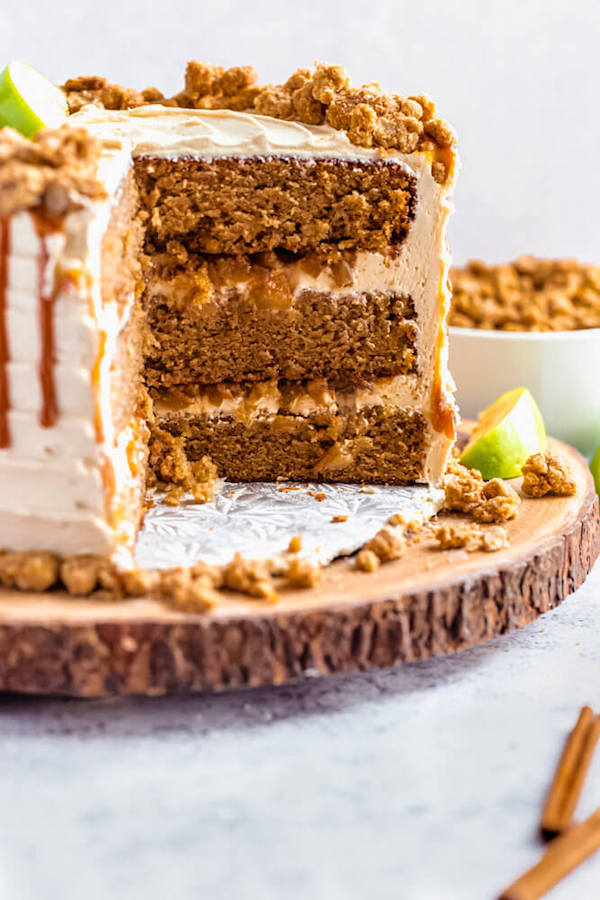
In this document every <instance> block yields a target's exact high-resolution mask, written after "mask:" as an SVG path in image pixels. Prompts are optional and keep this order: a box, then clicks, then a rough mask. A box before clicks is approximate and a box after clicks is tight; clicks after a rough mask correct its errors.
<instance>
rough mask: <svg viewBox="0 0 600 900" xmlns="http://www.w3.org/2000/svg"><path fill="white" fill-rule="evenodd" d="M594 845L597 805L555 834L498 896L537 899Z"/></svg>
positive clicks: (598, 836) (598, 831) (599, 824)
mask: <svg viewBox="0 0 600 900" xmlns="http://www.w3.org/2000/svg"><path fill="white" fill-rule="evenodd" d="M598 849H600V809H597V810H596V812H595V813H592V815H591V816H590V817H589V819H586V820H585V822H581V824H579V825H574V826H573V827H572V828H569V829H568V830H567V831H565V832H564V833H563V834H561V835H560V836H559V837H557V838H555V839H554V840H553V841H552V842H551V843H550V844H549V845H548V849H547V850H546V852H545V854H544V856H543V857H542V858H541V860H540V861H539V863H537V865H535V866H534V867H533V868H532V869H530V870H529V871H528V872H526V873H525V875H522V876H521V878H518V879H517V881H515V882H514V883H513V884H511V886H510V887H509V888H507V889H506V890H505V891H504V893H502V894H501V895H500V898H499V900H538V898H539V897H543V896H544V894H546V893H547V891H549V890H550V888H552V887H554V885H555V884H558V882H559V881H560V880H561V879H562V878H564V877H565V875H568V874H569V872H571V871H572V870H573V869H574V868H576V867H577V866H578V865H579V864H580V863H582V862H583V861H584V860H585V859H587V857H588V856H591V854H592V853H594V852H595V851H596V850H598Z"/></svg>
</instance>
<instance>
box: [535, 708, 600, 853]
mask: <svg viewBox="0 0 600 900" xmlns="http://www.w3.org/2000/svg"><path fill="white" fill-rule="evenodd" d="M599 738H600V716H599V717H596V718H594V713H593V712H592V710H591V709H590V707H589V706H584V707H583V709H582V710H581V712H580V714H579V719H578V720H577V724H576V725H575V728H574V729H573V731H572V732H571V734H570V735H569V737H568V739H567V742H566V744H565V749H564V750H563V754H562V756H561V759H560V762H559V764H558V767H557V769H556V772H555V774H554V779H553V781H552V786H551V788H550V793H549V794H548V799H547V801H546V805H545V807H544V811H543V813H542V819H541V823H540V826H541V831H542V834H543V836H544V837H546V838H549V837H554V836H555V835H556V834H559V833H560V832H562V831H564V830H565V829H566V828H568V827H569V825H570V824H571V822H572V819H573V813H574V812H575V808H576V806H577V803H578V801H579V797H580V795H581V790H582V788H583V783H584V781H585V777H586V775H587V772H588V769H589V767H590V764H591V761H592V758H593V755H594V750H595V749H596V745H597V743H598V739H599Z"/></svg>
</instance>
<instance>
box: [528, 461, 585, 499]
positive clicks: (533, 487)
mask: <svg viewBox="0 0 600 900" xmlns="http://www.w3.org/2000/svg"><path fill="white" fill-rule="evenodd" d="M521 490H522V491H523V493H524V494H526V495H527V496H528V497H544V496H546V495H548V494H550V495H553V496H555V497H570V496H572V495H573V494H575V493H577V485H576V483H575V481H574V480H573V478H572V477H571V473H570V472H569V469H568V467H567V466H566V465H565V463H564V462H563V461H562V460H561V459H560V457H558V456H556V454H554V453H552V452H551V451H550V450H546V451H545V452H544V453H534V454H532V456H530V457H529V459H527V460H526V461H525V463H524V465H523V482H522V484H521Z"/></svg>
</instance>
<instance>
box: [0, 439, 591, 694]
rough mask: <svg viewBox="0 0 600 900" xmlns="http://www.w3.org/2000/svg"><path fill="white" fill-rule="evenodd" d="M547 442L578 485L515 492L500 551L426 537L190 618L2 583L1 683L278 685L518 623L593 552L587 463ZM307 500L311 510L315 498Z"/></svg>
mask: <svg viewBox="0 0 600 900" xmlns="http://www.w3.org/2000/svg"><path fill="white" fill-rule="evenodd" d="M549 445H550V448H551V449H553V450H554V451H555V452H557V453H559V454H560V455H561V456H562V457H563V458H564V459H565V461H566V462H567V464H568V465H569V466H570V468H571V470H572V474H573V477H574V479H575V481H576V483H577V493H576V494H575V496H573V497H564V498H555V497H550V498H542V499H528V498H523V503H522V507H521V511H520V513H519V515H518V517H517V518H516V519H514V520H513V521H511V522H509V523H507V525H506V528H507V532H508V534H509V538H510V543H509V546H508V547H506V548H505V549H503V550H501V551H498V552H496V553H483V552H476V553H466V552H465V551H463V550H444V551H442V550H436V549H435V548H434V547H432V544H431V542H430V541H428V540H423V541H421V542H420V543H414V544H412V545H410V546H409V547H408V549H407V551H406V553H405V555H404V556H403V557H402V558H401V559H399V560H395V561H394V562H390V563H386V564H384V565H382V566H381V568H380V569H379V570H378V571H377V572H374V573H372V574H366V573H363V572H358V571H356V570H355V569H354V568H353V561H352V559H350V558H341V559H337V560H336V561H335V562H333V563H332V564H331V565H329V566H327V567H326V568H325V569H324V572H323V578H322V580H321V581H320V582H319V583H318V585H317V586H316V587H314V588H311V589H305V590H294V591H287V590H286V591H283V592H282V593H281V597H280V600H279V602H277V603H275V604H273V605H269V604H267V603H264V602H262V601H256V600H252V599H250V598H247V597H243V596H242V595H240V594H235V595H233V594H231V595H228V594H224V595H223V600H222V602H221V603H220V604H219V605H218V606H217V607H216V608H215V609H214V610H212V611H211V612H210V613H205V614H201V615H190V614H185V613H180V612H177V611H175V610H173V609H169V608H167V607H165V606H163V605H161V604H159V603H156V602H154V601H149V600H143V599H140V600H129V601H124V602H111V603H99V602H97V601H96V602H94V601H91V600H89V599H77V598H72V597H68V596H66V595H65V594H61V593H49V594H27V593H18V592H16V591H6V590H5V591H2V592H0V599H1V601H2V602H1V603H0V690H3V691H18V692H24V693H35V694H62V695H67V696H79V697H99V696H107V695H111V694H147V695H158V694H165V693H172V692H182V691H206V690H212V691H220V690H227V689H231V688H238V687H243V686H244V687H245V686H252V685H275V684H282V683H284V682H286V681H291V680H298V679H301V678H306V677H310V676H314V675H317V674H319V675H323V674H329V673H338V672H356V671H362V670H368V669H372V668H376V667H382V666H391V665H397V664H399V663H404V662H410V661H413V660H417V659H424V658H426V657H429V656H434V655H439V654H443V653H449V652H453V651H457V650H461V649H464V648H466V647H470V646H472V645H474V644H476V643H477V642H479V641H485V640H488V639H490V638H492V637H495V636H496V635H499V634H503V633H505V632H507V631H510V630H512V629H514V628H518V627H519V626H522V625H524V624H526V623H528V622H531V621H533V620H534V619H535V618H536V617H538V616H539V615H541V614H542V613H544V612H546V611H547V610H549V609H551V608H553V607H554V606H556V605H557V604H558V603H560V601H561V600H562V599H564V597H566V596H567V595H568V594H570V593H571V592H572V591H574V590H575V589H576V588H577V587H579V585H581V584H582V583H583V581H584V579H585V577H586V575H587V573H588V572H589V570H590V569H591V567H592V565H593V563H594V561H595V559H596V557H597V556H598V553H599V551H600V517H599V514H598V498H597V496H596V493H595V490H594V484H593V481H592V478H591V473H590V471H589V469H588V467H587V464H586V463H585V460H583V458H582V457H581V456H580V455H579V454H578V453H577V452H576V451H575V450H573V449H571V448H570V447H567V446H566V445H564V444H560V443H559V442H558V441H554V440H552V439H551V440H550V441H549ZM515 486H516V487H518V480H517V481H516V484H515ZM319 490H322V486H321V485H320V486H319ZM325 493H327V492H326V491H325ZM242 494H243V492H242ZM371 496H375V495H371ZM306 497H307V500H306V502H308V500H310V501H311V502H312V503H313V504H314V505H313V506H309V509H310V510H316V509H318V508H319V507H322V504H323V503H325V501H321V503H319V501H317V500H315V499H314V498H313V497H310V495H306ZM364 497H367V498H368V497H369V495H364V496H363V498H360V497H358V498H357V497H354V499H353V500H352V499H351V497H350V495H349V497H348V498H347V501H346V502H348V503H350V502H357V503H363V499H364ZM224 499H226V498H224ZM230 499H232V500H233V499H234V498H230ZM235 499H236V504H237V502H238V501H241V500H243V496H241V495H238V496H237V497H236V498H235ZM299 502H300V503H304V502H305V501H304V500H301V501H299ZM240 508H241V503H240ZM322 508H323V509H325V507H322ZM329 512H330V510H327V515H328V514H329ZM315 514H316V513H315ZM159 518H161V517H160V516H157V519H159ZM440 518H441V519H442V520H443V519H444V517H443V516H441V517H440ZM457 518H459V517H456V516H454V517H453V520H454V521H457ZM241 521H242V520H241V519H240V527H241ZM156 524H157V527H158V522H157V523H156ZM340 524H343V523H339V524H333V523H332V525H331V527H332V528H337V527H340ZM372 524H373V523H371V525H372ZM371 525H370V526H369V527H371ZM242 530H243V529H242ZM252 539H253V540H255V539H256V535H255V536H253V538H252ZM336 540H338V541H339V540H340V539H339V538H337V539H336ZM183 543H184V544H185V543H186V542H185V541H184V542H183ZM343 543H347V542H346V541H344V542H343Z"/></svg>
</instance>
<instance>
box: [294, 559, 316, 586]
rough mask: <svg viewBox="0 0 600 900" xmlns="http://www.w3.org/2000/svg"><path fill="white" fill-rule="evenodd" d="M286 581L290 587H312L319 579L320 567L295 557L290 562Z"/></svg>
mask: <svg viewBox="0 0 600 900" xmlns="http://www.w3.org/2000/svg"><path fill="white" fill-rule="evenodd" d="M286 579H287V583H288V585H289V586H290V587H303V588H310V587H314V586H315V584H317V582H318V581H319V580H320V579H321V567H320V566H318V565H317V564H316V563H313V562H311V561H310V560H308V559H299V558H298V557H295V558H294V559H292V560H290V564H289V566H288V569H287V572H286Z"/></svg>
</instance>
